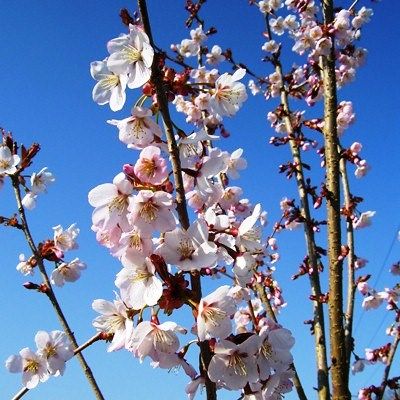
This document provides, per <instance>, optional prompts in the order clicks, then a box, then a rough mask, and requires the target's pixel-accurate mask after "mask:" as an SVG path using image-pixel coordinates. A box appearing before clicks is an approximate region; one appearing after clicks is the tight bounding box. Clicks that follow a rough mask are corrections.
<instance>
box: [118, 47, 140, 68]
mask: <svg viewBox="0 0 400 400" xmlns="http://www.w3.org/2000/svg"><path fill="white" fill-rule="evenodd" d="M122 52H123V55H124V58H125V59H126V60H128V61H130V63H131V64H133V63H135V62H138V61H140V60H141V59H142V55H141V53H140V51H139V50H138V49H137V48H136V47H133V46H132V45H130V44H129V45H127V46H124V48H123V50H122Z"/></svg>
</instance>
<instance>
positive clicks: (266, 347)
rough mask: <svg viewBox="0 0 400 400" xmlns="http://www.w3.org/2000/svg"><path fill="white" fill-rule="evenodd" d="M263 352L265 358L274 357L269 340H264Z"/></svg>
mask: <svg viewBox="0 0 400 400" xmlns="http://www.w3.org/2000/svg"><path fill="white" fill-rule="evenodd" d="M261 353H262V355H263V356H264V357H265V358H267V359H268V358H271V357H272V353H273V351H272V346H271V344H270V343H269V342H268V340H264V343H263V345H262V346H261Z"/></svg>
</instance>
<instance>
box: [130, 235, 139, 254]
mask: <svg viewBox="0 0 400 400" xmlns="http://www.w3.org/2000/svg"><path fill="white" fill-rule="evenodd" d="M129 247H132V248H134V249H135V250H141V249H142V240H141V238H140V234H139V233H137V232H135V233H133V234H132V235H131V236H130V238H129Z"/></svg>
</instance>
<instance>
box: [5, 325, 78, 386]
mask: <svg viewBox="0 0 400 400" xmlns="http://www.w3.org/2000/svg"><path fill="white" fill-rule="evenodd" d="M35 343H36V346H37V350H36V352H33V351H32V350H31V349H29V348H28V347H25V348H23V349H22V350H21V351H20V352H19V354H18V355H13V356H10V357H8V358H7V360H6V368H7V369H8V370H9V371H10V372H13V373H22V384H23V385H24V386H25V387H26V388H27V389H33V388H34V387H36V386H37V385H38V383H39V382H45V381H46V380H47V379H49V377H50V376H60V375H63V374H64V371H65V363H66V361H68V360H69V359H70V358H71V357H73V356H74V351H73V347H72V345H71V343H70V341H69V340H68V338H67V336H66V334H65V333H64V332H61V331H52V332H50V333H49V332H45V331H39V332H38V333H37V334H36V336H35Z"/></svg>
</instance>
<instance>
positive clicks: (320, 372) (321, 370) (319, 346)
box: [275, 61, 330, 400]
mask: <svg viewBox="0 0 400 400" xmlns="http://www.w3.org/2000/svg"><path fill="white" fill-rule="evenodd" d="M275 71H276V72H277V73H278V74H279V76H280V77H281V80H282V82H283V72H282V66H281V64H280V62H279V61H277V62H276V66H275ZM281 103H282V106H283V110H284V113H285V117H284V122H285V126H286V131H287V134H288V137H289V139H290V140H289V144H290V150H291V153H292V157H293V162H294V164H295V165H296V174H295V177H296V183H297V190H298V193H299V199H300V204H301V213H302V216H303V218H304V220H305V222H304V224H303V225H304V236H305V241H306V247H307V254H308V258H309V263H310V267H311V268H312V273H311V275H309V280H310V286H311V293H312V295H314V296H315V297H316V298H317V299H318V298H319V297H320V295H321V285H320V280H319V272H318V257H317V252H316V249H315V238H314V231H313V229H312V226H311V213H310V204H309V201H308V195H307V192H306V185H305V179H304V171H303V166H302V159H301V154H300V151H299V148H298V144H297V143H296V140H295V137H294V134H295V133H294V132H293V126H292V122H291V120H290V109H289V101H288V94H287V92H286V89H285V87H284V86H282V89H281ZM313 322H314V338H315V352H316V361H317V382H318V385H317V388H318V398H319V400H326V399H329V398H330V391H329V370H328V361H327V352H326V339H325V318H324V309H323V305H322V304H321V303H320V302H319V301H314V302H313Z"/></svg>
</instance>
